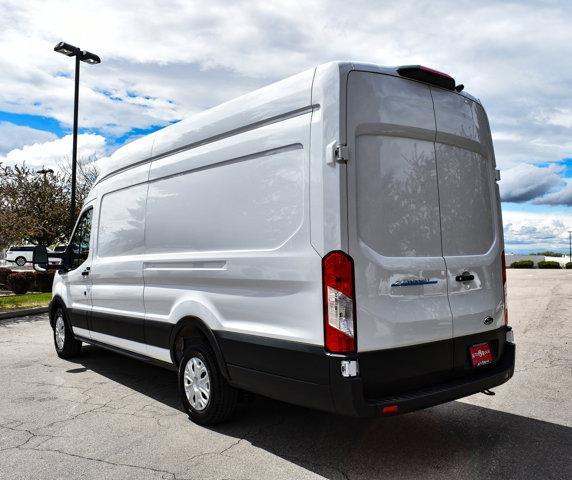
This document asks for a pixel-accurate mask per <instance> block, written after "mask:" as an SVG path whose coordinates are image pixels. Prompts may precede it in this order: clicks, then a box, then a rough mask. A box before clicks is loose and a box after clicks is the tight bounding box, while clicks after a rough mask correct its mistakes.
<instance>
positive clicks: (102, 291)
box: [89, 165, 149, 354]
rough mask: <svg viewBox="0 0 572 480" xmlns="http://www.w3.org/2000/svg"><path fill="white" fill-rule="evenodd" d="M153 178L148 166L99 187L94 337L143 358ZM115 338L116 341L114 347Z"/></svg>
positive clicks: (93, 278)
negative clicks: (145, 264)
mask: <svg viewBox="0 0 572 480" xmlns="http://www.w3.org/2000/svg"><path fill="white" fill-rule="evenodd" d="M148 176H149V165H141V166H138V167H135V168H133V169H131V170H130V171H129V172H122V173H121V174H118V175H116V176H114V177H111V178H109V179H108V180H106V181H104V182H102V183H101V185H100V186H99V193H100V197H99V220H98V223H97V226H98V229H97V232H96V235H95V237H96V242H97V244H96V248H95V252H94V257H93V258H94V260H93V263H92V265H91V271H90V275H89V278H90V279H91V282H92V315H91V323H90V329H91V331H92V334H91V335H92V338H93V339H95V340H99V341H102V342H107V343H111V344H113V345H115V346H117V347H121V348H125V349H126V350H132V351H137V352H138V353H141V354H145V353H147V351H146V347H145V335H144V319H145V309H144V304H143V260H142V257H141V255H142V254H143V251H144V226H145V203H146V199H147V188H148V187H147V183H146V182H147V179H148ZM110 337H115V338H116V339H117V340H116V341H114V342H110V341H109V340H110ZM129 342H131V343H129ZM133 347H136V349H135V350H133Z"/></svg>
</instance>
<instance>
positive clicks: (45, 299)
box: [0, 293, 52, 312]
mask: <svg viewBox="0 0 572 480" xmlns="http://www.w3.org/2000/svg"><path fill="white" fill-rule="evenodd" d="M51 299H52V294H51V293H26V294H25V295H6V296H2V297H0V312H2V311H5V310H15V309H17V308H34V307H47V306H48V303H50V300H51Z"/></svg>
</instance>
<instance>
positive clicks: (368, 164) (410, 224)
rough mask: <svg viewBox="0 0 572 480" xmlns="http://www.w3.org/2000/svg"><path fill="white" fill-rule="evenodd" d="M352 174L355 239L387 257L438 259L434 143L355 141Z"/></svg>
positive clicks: (369, 137)
mask: <svg viewBox="0 0 572 480" xmlns="http://www.w3.org/2000/svg"><path fill="white" fill-rule="evenodd" d="M356 169H357V182H358V185H357V206H358V210H357V217H358V218H357V220H358V222H357V223H358V235H359V237H360V239H361V240H362V241H363V242H365V243H366V244H367V245H368V246H369V247H370V248H372V249H373V250H375V251H376V252H377V253H379V254H381V255H384V256H387V257H435V256H441V235H440V228H439V198H438V192H437V172H436V168H435V149H434V146H433V143H432V142H426V141H422V140H415V139H408V138H395V137H383V136H374V135H362V136H359V137H357V158H356Z"/></svg>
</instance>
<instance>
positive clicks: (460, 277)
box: [455, 272, 475, 282]
mask: <svg viewBox="0 0 572 480" xmlns="http://www.w3.org/2000/svg"><path fill="white" fill-rule="evenodd" d="M474 279H475V276H474V275H472V274H471V273H469V272H463V273H461V275H457V276H456V277H455V280H457V282H470V281H471V280H474Z"/></svg>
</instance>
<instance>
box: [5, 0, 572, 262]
mask: <svg viewBox="0 0 572 480" xmlns="http://www.w3.org/2000/svg"><path fill="white" fill-rule="evenodd" d="M396 5H397V4H395V2H389V1H368V0H359V1H356V2H352V3H351V4H349V3H348V2H341V1H340V2H338V1H330V2H326V1H320V0H314V1H309V2H305V3H304V7H303V8H304V15H300V6H299V5H296V3H295V2H291V1H249V2H233V3H228V2H219V1H215V0H211V1H209V2H201V1H191V0H188V1H183V0H163V1H161V2H153V1H151V0H149V1H145V2H142V1H141V0H137V1H136V0H123V1H122V2H113V1H111V0H91V1H89V2H87V1H83V0H80V1H75V2H71V1H66V0H18V1H14V0H0V9H1V10H0V11H2V12H3V15H2V16H0V27H1V28H0V69H1V71H2V76H1V77H0V162H4V163H18V162H21V161H26V162H27V163H28V164H29V165H31V166H33V167H38V168H39V167H41V166H54V165H57V163H59V162H61V161H62V159H64V158H65V157H66V156H69V153H70V151H71V138H70V132H71V121H72V113H73V110H72V101H73V98H72V95H73V75H72V74H73V61H71V60H70V59H69V58H66V57H64V56H62V55H58V54H56V53H55V52H53V46H54V45H55V44H56V43H57V42H59V41H60V40H65V41H67V42H69V43H72V44H75V45H79V46H81V47H82V48H85V49H87V50H91V51H94V52H96V53H97V54H98V55H100V56H101V57H102V59H103V62H102V63H101V65H97V66H89V65H84V66H83V67H82V71H81V89H80V98H81V104H80V105H81V109H80V125H81V128H80V138H79V154H80V158H93V157H94V156H96V157H103V158H104V157H106V156H107V155H108V154H109V153H110V152H112V151H113V150H115V149H116V148H118V147H119V146H121V145H122V144H124V143H125V142H128V141H130V140H132V139H134V138H137V137H139V136H142V135H145V134H148V133H150V132H152V131H155V130H156V129H158V128H162V127H163V126H166V125H168V124H170V123H172V122H175V121H177V120H180V119H181V118H185V117H187V116H190V115H192V114H193V113H196V112H200V111H202V110H204V109H205V108H209V107H212V106H215V105H217V104H219V103H221V102H223V101H226V100H229V99H231V98H234V97H236V96H238V95H241V94H243V93H247V92H249V91H252V90H254V89H256V88H258V87H260V86H263V85H266V84H268V83H271V82H273V81H276V80H279V79H281V78H284V77H286V76H289V75H292V74H295V73H297V72H300V71H303V70H305V69H307V68H310V67H312V66H315V65H317V64H320V63H323V62H327V61H330V60H339V59H350V60H359V61H365V62H371V63H378V64H381V65H400V64H423V65H427V66H429V67H433V68H436V69H438V70H442V71H445V72H448V73H450V74H451V75H452V76H454V77H455V78H456V79H457V81H458V82H459V83H463V84H464V85H465V87H466V89H467V91H469V92H470V93H471V94H473V95H474V96H476V97H477V98H479V99H480V100H481V101H482V103H483V104H484V106H485V108H486V109H487V112H488V115H489V119H490V123H491V128H492V132H493V139H494V142H495V151H496V156H497V163H498V166H499V167H500V169H501V172H502V180H501V182H500V184H499V186H500V189H501V195H502V198H503V219H504V224H505V239H506V244H507V250H508V251H522V252H526V251H535V250H542V249H555V250H561V251H564V250H566V249H567V245H568V242H567V239H568V234H567V230H569V229H572V212H571V210H572V209H571V206H572V62H570V61H567V59H570V58H572V42H571V41H570V39H571V36H570V27H569V25H570V24H572V9H571V8H570V6H569V2H567V1H564V0H562V1H558V0H544V1H536V2H533V1H521V2H510V1H497V2H493V1H482V2H473V1H466V0H457V1H431V2H429V1H427V2H423V1H410V0H404V1H402V2H399V4H398V5H399V7H398V8H396ZM86 9H88V10H89V12H90V14H89V17H88V18H86V16H85V11H86ZM101 161H105V160H101Z"/></svg>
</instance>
